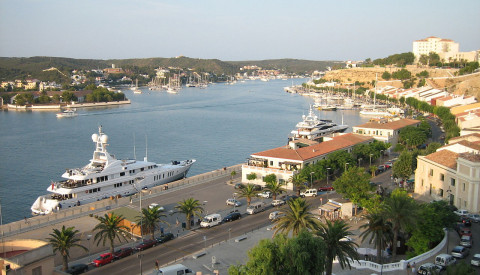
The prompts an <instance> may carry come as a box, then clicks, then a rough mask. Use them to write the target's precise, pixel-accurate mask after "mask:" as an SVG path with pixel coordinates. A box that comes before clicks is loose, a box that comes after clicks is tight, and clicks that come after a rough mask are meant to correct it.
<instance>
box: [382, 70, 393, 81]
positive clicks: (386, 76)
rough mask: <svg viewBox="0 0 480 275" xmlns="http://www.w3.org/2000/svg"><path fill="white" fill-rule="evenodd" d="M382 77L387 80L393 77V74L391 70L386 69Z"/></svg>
mask: <svg viewBox="0 0 480 275" xmlns="http://www.w3.org/2000/svg"><path fill="white" fill-rule="evenodd" d="M382 78H383V79H385V80H390V78H392V75H391V74H390V73H389V72H387V71H385V72H383V74H382Z"/></svg>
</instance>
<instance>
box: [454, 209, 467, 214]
mask: <svg viewBox="0 0 480 275" xmlns="http://www.w3.org/2000/svg"><path fill="white" fill-rule="evenodd" d="M453 213H455V214H457V215H459V216H467V215H468V214H469V213H468V211H467V210H465V209H459V210H456V211H453Z"/></svg>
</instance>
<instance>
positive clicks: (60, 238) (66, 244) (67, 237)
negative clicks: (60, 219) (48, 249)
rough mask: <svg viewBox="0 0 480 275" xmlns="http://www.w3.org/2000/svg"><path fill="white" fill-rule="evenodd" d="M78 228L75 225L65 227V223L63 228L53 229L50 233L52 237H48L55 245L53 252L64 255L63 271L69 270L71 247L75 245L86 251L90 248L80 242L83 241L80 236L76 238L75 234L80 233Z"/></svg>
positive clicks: (53, 245)
mask: <svg viewBox="0 0 480 275" xmlns="http://www.w3.org/2000/svg"><path fill="white" fill-rule="evenodd" d="M78 232H79V231H78V230H75V227H73V226H72V227H68V228H65V225H64V226H62V229H61V230H58V229H53V233H50V236H51V237H50V238H47V240H48V242H49V243H50V244H51V245H52V247H53V252H54V253H55V252H57V251H58V252H60V255H62V262H63V267H62V270H63V271H67V269H68V258H70V253H69V252H70V249H71V248H73V247H80V248H82V249H83V250H85V251H88V249H87V248H86V247H85V246H83V245H81V244H79V242H80V241H81V240H80V239H79V238H76V237H75V235H77V234H78Z"/></svg>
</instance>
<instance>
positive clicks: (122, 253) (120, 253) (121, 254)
mask: <svg viewBox="0 0 480 275" xmlns="http://www.w3.org/2000/svg"><path fill="white" fill-rule="evenodd" d="M132 254H133V248H131V247H124V248H120V249H118V250H117V251H115V252H114V253H113V258H114V259H115V260H118V259H121V258H125V257H127V256H130V255H132Z"/></svg>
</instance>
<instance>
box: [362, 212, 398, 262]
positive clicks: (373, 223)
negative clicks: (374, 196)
mask: <svg viewBox="0 0 480 275" xmlns="http://www.w3.org/2000/svg"><path fill="white" fill-rule="evenodd" d="M365 219H367V221H368V222H367V223H366V224H364V225H362V226H360V228H361V229H364V231H363V232H362V233H360V237H361V238H362V242H363V241H365V239H366V238H369V237H370V239H369V241H368V243H370V244H371V243H373V244H374V247H375V248H376V249H377V259H380V263H381V262H382V261H381V259H382V251H383V250H384V248H385V246H386V244H387V242H388V239H389V238H388V236H389V234H390V232H391V228H392V225H391V224H390V222H388V221H387V219H386V216H385V215H384V213H382V211H371V212H368V213H367V214H366V215H365Z"/></svg>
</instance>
